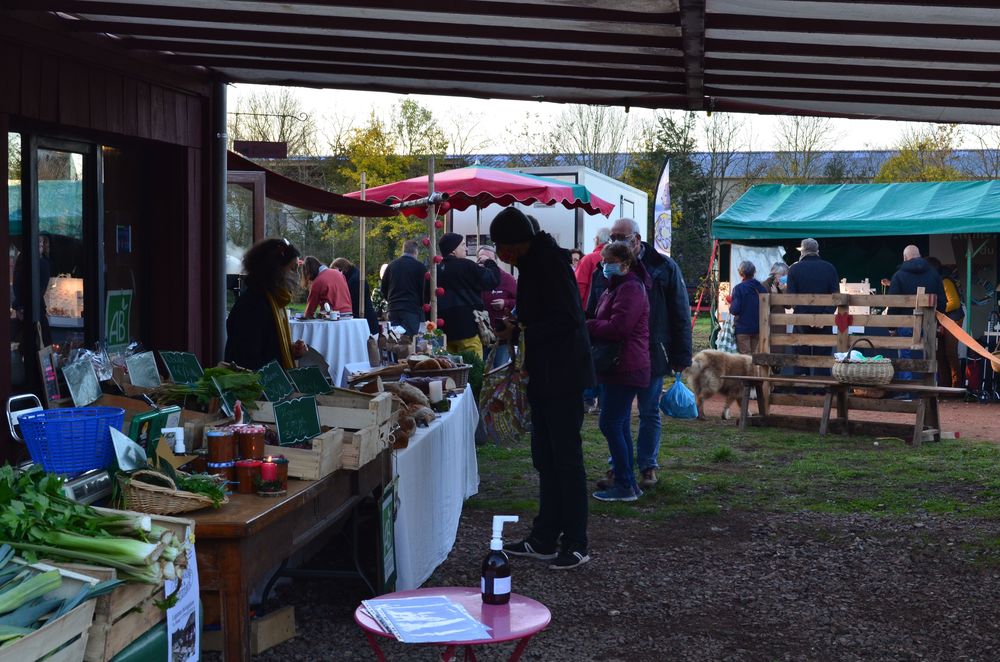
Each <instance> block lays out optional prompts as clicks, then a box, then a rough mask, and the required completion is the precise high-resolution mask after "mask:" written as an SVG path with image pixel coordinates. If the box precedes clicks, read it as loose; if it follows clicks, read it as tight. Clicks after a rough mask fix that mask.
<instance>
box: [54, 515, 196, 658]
mask: <svg viewBox="0 0 1000 662" xmlns="http://www.w3.org/2000/svg"><path fill="white" fill-rule="evenodd" d="M97 510H99V511H101V512H103V513H107V514H113V513H122V512H126V513H129V514H132V515H141V514H142V513H131V512H130V511H121V510H111V509H109V508H98V509H97ZM149 517H150V518H151V519H152V521H153V523H154V524H156V525H158V526H162V527H164V528H166V529H170V530H171V531H173V533H174V535H176V536H177V537H178V538H180V539H181V540H191V539H193V536H194V521H193V520H190V519H187V518H183V517H167V516H165V515H150V516H149ZM187 562H188V563H192V562H194V559H188V560H187ZM53 565H58V566H59V567H61V568H68V569H70V570H74V571H76V572H79V573H81V574H83V575H89V576H91V577H96V578H98V579H100V580H101V581H104V580H106V579H115V578H116V577H117V573H116V571H115V570H114V569H112V568H107V567H103V566H91V565H83V564H77V563H58V564H53ZM163 598H164V593H163V583H162V582H161V583H160V584H159V585H157V586H152V585H150V584H137V583H129V584H125V585H124V586H119V587H118V588H116V589H115V590H114V591H112V592H111V593H109V594H108V595H102V596H101V597H99V598H97V599H96V600H92V601H91V602H94V603H95V609H94V617H93V624H92V625H91V627H90V633H89V637H88V640H87V645H86V651H85V653H84V655H83V657H82V658H77V659H83V660H85V661H86V662H107V660H110V659H112V658H113V657H114V656H115V655H117V654H118V653H120V652H121V651H122V650H124V649H125V648H126V647H127V646H128V645H129V644H131V643H132V642H133V641H135V640H136V639H138V638H139V637H141V636H142V635H144V634H145V633H146V632H148V631H149V630H150V629H151V628H152V627H153V626H155V625H156V624H157V623H159V622H160V621H162V620H164V619H165V618H166V612H164V611H163V610H162V609H160V608H159V607H157V606H156V604H155V603H156V602H157V601H159V600H163Z"/></svg>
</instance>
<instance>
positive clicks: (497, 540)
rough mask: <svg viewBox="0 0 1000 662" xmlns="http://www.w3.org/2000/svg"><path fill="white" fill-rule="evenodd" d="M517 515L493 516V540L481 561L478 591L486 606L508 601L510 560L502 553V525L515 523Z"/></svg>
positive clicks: (502, 603) (503, 603)
mask: <svg viewBox="0 0 1000 662" xmlns="http://www.w3.org/2000/svg"><path fill="white" fill-rule="evenodd" d="M516 521H517V515H494V516H493V539H492V540H491V541H490V553H489V554H487V555H486V558H485V559H483V574H482V577H481V579H480V582H479V589H480V591H481V592H482V595H483V602H485V603H486V604H488V605H505V604H507V603H508V602H509V601H510V559H509V558H508V557H507V554H506V553H505V552H504V551H503V525H504V524H505V523H506V522H516Z"/></svg>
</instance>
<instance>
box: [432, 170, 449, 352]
mask: <svg viewBox="0 0 1000 662" xmlns="http://www.w3.org/2000/svg"><path fill="white" fill-rule="evenodd" d="M427 199H428V200H429V201H433V200H434V157H433V156H432V157H430V159H429V160H428V161H427ZM435 220H437V205H435V204H434V203H433V202H428V204H427V223H428V224H429V226H430V232H429V233H428V234H429V235H430V238H431V245H430V249H431V265H430V274H431V321H432V322H434V324H437V320H438V301H437V281H438V275H437V263H436V262H435V261H434V256H435V255H437V227H435V225H434V221H435ZM447 332H448V330H447V329H445V333H447Z"/></svg>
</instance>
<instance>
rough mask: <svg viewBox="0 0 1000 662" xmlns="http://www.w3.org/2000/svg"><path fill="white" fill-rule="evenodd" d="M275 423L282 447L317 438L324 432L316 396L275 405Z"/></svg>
mask: <svg viewBox="0 0 1000 662" xmlns="http://www.w3.org/2000/svg"><path fill="white" fill-rule="evenodd" d="M274 423H275V425H277V427H278V443H279V444H281V445H282V446H287V445H289V444H296V443H298V442H300V441H306V440H308V439H312V438H313V437H315V436H317V435H318V434H319V433H320V432H321V431H322V430H321V428H320V424H319V408H317V407H316V396H313V395H304V396H302V397H301V398H292V399H291V400H282V401H281V402H276V403H274Z"/></svg>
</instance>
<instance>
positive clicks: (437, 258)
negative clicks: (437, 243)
mask: <svg viewBox="0 0 1000 662" xmlns="http://www.w3.org/2000/svg"><path fill="white" fill-rule="evenodd" d="M443 259H444V258H443V257H441V256H440V255H435V256H434V264H441V260H443Z"/></svg>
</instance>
